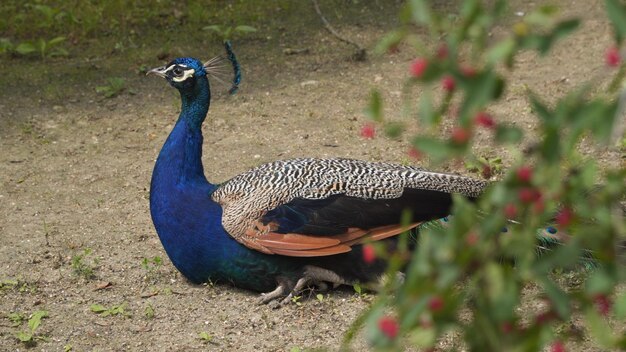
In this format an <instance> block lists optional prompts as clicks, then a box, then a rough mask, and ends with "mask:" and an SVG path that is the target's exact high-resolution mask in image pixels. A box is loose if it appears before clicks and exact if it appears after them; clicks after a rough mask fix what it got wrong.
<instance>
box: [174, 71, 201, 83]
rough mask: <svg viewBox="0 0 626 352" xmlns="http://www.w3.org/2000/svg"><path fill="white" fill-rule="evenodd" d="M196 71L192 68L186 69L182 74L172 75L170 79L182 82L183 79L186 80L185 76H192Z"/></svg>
mask: <svg viewBox="0 0 626 352" xmlns="http://www.w3.org/2000/svg"><path fill="white" fill-rule="evenodd" d="M194 73H196V70H194V69H193V68H190V69H187V70H185V71H184V73H183V75H182V76H180V77H172V81H174V82H182V81H184V80H186V79H187V78H189V77H191V76H193V74H194Z"/></svg>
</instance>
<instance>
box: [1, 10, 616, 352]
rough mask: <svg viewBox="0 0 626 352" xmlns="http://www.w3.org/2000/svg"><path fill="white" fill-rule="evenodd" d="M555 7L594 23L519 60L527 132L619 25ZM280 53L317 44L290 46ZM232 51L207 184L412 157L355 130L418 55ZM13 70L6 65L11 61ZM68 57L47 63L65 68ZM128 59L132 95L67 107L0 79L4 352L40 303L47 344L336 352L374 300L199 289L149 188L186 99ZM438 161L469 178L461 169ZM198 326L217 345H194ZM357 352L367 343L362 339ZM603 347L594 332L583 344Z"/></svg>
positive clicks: (374, 18) (510, 104)
mask: <svg viewBox="0 0 626 352" xmlns="http://www.w3.org/2000/svg"><path fill="white" fill-rule="evenodd" d="M560 3H561V8H562V9H563V11H564V13H565V14H566V15H577V16H581V17H583V18H584V19H585V25H584V27H583V28H582V29H581V30H580V31H578V33H577V34H576V35H575V36H573V37H571V38H569V39H567V40H566V41H565V42H563V43H562V44H561V45H560V46H559V47H558V48H557V49H556V51H555V53H554V54H553V55H552V56H551V57H550V59H549V60H545V59H539V58H537V57H536V56H535V55H533V54H524V55H522V56H521V58H520V60H519V61H518V63H517V65H516V66H517V67H518V68H519V69H518V70H517V71H516V72H515V73H513V74H512V78H513V79H512V81H511V85H510V86H509V87H508V89H507V94H506V97H505V98H504V99H503V100H502V102H501V103H500V104H498V105H497V106H496V107H494V109H493V113H494V114H495V115H496V116H497V118H499V119H501V120H507V121H510V122H512V123H515V124H517V125H518V126H520V127H523V128H524V129H527V130H530V131H532V130H533V126H534V118H533V116H532V115H531V111H530V108H529V106H528V103H527V100H526V98H525V96H524V88H525V87H529V88H531V89H533V90H535V91H538V92H540V93H542V94H546V95H547V96H548V97H553V98H557V97H559V96H561V95H562V94H563V93H564V92H566V91H568V90H569V89H571V88H573V87H575V86H576V85H577V84H579V83H580V82H582V81H584V80H586V79H588V78H589V77H592V76H597V77H599V78H600V79H602V78H603V77H606V76H608V72H605V68H604V62H603V53H604V50H605V48H606V47H608V45H609V43H610V28H609V26H608V24H607V23H606V22H605V21H604V20H603V19H602V18H604V17H603V16H602V11H603V10H602V4H603V3H602V2H601V1H574V0H571V1H560ZM535 6H536V5H535V4H532V3H530V4H526V3H525V2H520V4H518V5H513V6H511V8H510V12H511V18H512V20H514V19H515V15H514V13H515V12H519V11H522V12H525V13H528V11H529V10H531V9H532V8H534V7H535ZM389 13H391V12H389V11H387V12H385V11H381V12H367V13H364V14H363V19H362V23H361V24H360V25H359V23H356V24H349V25H343V26H339V27H338V28H339V29H340V30H341V31H342V33H344V34H345V35H347V36H350V37H351V38H353V39H354V40H356V41H358V42H360V43H362V44H363V45H365V46H366V47H368V48H372V47H373V46H374V45H375V43H376V40H377V39H378V38H379V37H380V36H381V35H382V34H383V33H384V32H385V30H387V29H389V28H391V26H392V25H393V20H392V19H393V18H394V17H393V16H391V15H390V14H389ZM307 16H308V17H307V18H309V19H312V21H313V20H314V19H315V17H314V15H311V14H309V15H307ZM312 16H313V17H312ZM506 29H507V27H502V28H501V29H500V30H501V31H504V30H506ZM494 35H496V36H497V35H498V32H495V33H494ZM258 38H261V39H258ZM236 45H237V44H236ZM268 47H269V48H268ZM285 48H295V49H298V48H308V49H309V52H308V53H304V54H299V55H290V56H287V55H284V54H283V53H282V49H285ZM236 50H237V52H238V54H239V56H240V58H241V61H242V65H243V68H244V74H245V77H244V83H243V85H242V87H241V90H240V92H239V93H238V94H237V95H235V96H233V97H226V96H225V95H224V94H221V95H220V96H218V97H217V99H215V100H214V101H213V104H212V106H211V110H210V112H209V118H208V120H207V122H206V123H205V125H204V128H203V131H204V134H205V154H204V165H205V167H206V174H207V176H208V178H209V180H213V181H216V182H220V181H224V180H226V179H228V178H230V177H232V176H233V175H235V174H237V173H239V172H241V171H243V170H245V169H247V168H249V167H252V166H255V165H258V164H260V163H262V162H267V161H271V160H275V159H280V158H290V157H300V156H317V157H326V156H338V157H351V158H361V159H366V160H386V161H396V162H406V161H408V160H409V158H408V156H407V154H406V151H407V145H406V144H405V143H403V142H401V141H390V140H387V139H384V138H376V139H374V140H367V141H366V140H362V139H361V138H360V137H359V136H358V131H359V128H360V126H361V125H362V124H363V123H364V121H365V117H364V115H363V109H364V107H365V106H366V102H367V98H368V95H369V91H370V88H371V87H378V88H380V89H381V91H382V92H383V93H384V94H383V95H384V98H385V110H386V112H387V114H388V116H395V117H400V113H399V111H400V109H399V106H400V89H401V84H402V81H403V79H404V78H405V77H406V74H407V67H408V65H409V62H410V60H411V59H412V58H413V56H412V55H413V54H412V53H411V52H410V51H409V50H402V51H401V52H400V53H398V54H393V55H386V56H379V57H370V58H369V60H368V61H367V62H363V63H355V62H352V61H350V60H348V59H347V58H348V57H349V56H350V53H351V49H350V48H349V47H346V46H344V45H343V44H339V43H337V42H336V41H335V40H334V39H333V38H332V37H330V36H329V35H328V34H327V33H326V32H325V31H324V30H323V29H322V28H321V27H318V28H317V29H315V30H313V31H309V32H298V31H296V32H295V33H289V35H285V36H280V35H278V37H275V38H267V40H263V38H262V36H261V37H257V39H256V40H246V41H243V42H242V43H241V44H240V45H238V46H237V47H236ZM191 54H192V55H197V56H200V55H202V57H201V58H208V57H210V56H212V55H216V54H221V48H220V47H219V46H217V44H215V45H214V46H212V47H207V48H201V50H200V49H197V50H196V51H195V52H193V53H191ZM18 64H21V63H20V62H19V61H17V60H8V61H5V62H3V63H2V66H3V70H5V69H11V66H12V65H18ZM26 64H28V65H32V69H33V71H34V73H31V74H36V69H37V66H38V65H41V63H39V62H30V63H26ZM67 64H68V63H67V61H53V62H50V63H48V64H47V65H48V66H49V67H51V69H52V70H54V69H55V67H60V66H62V65H67ZM78 64H79V65H81V64H84V63H83V62H79V63H78ZM150 64H151V66H152V65H153V66H157V65H159V64H161V62H160V61H158V60H157V59H154V60H153V62H151V63H150ZM128 66H129V67H127V68H125V70H126V71H122V72H123V73H124V74H125V75H126V76H125V77H126V78H127V79H128V81H129V86H130V88H132V91H134V93H135V94H128V93H124V94H122V95H120V96H118V97H116V98H113V99H103V98H101V97H100V96H98V95H97V94H96V93H95V92H94V89H93V87H94V86H96V85H99V84H101V83H102V81H103V79H102V80H100V81H98V82H94V81H88V82H85V83H84V84H83V85H76V86H75V87H73V88H72V89H71V92H72V93H71V95H69V96H67V97H66V99H63V100H61V101H50V100H49V99H43V98H41V96H42V94H44V95H45V93H46V92H42V91H41V90H38V89H29V90H28V92H27V94H23V93H24V90H20V89H19V88H15V90H14V89H13V88H14V87H16V85H19V84H18V83H19V82H3V83H2V84H0V86H2V87H3V88H2V90H3V91H2V97H1V98H0V150H1V151H2V152H1V153H0V346H1V347H0V350H23V349H24V346H23V345H22V344H20V343H19V342H18V341H17V340H16V339H15V337H14V334H15V332H16V331H17V330H19V329H24V328H25V324H22V325H21V326H20V327H13V326H12V324H11V321H10V320H9V319H6V318H5V317H6V316H7V315H8V314H9V313H14V312H19V313H23V314H24V315H28V314H30V313H32V312H33V311H35V310H40V309H44V310H47V311H48V312H49V317H48V318H46V319H44V321H43V323H42V325H41V327H40V328H39V330H38V333H39V334H40V335H46V336H48V340H47V341H45V342H43V341H42V342H39V343H38V344H37V346H36V347H35V350H55V351H57V350H63V349H64V348H66V347H67V346H71V348H73V350H75V351H83V350H132V351H141V350H145V351H152V350H173V351H189V350H239V351H255V350H256V351H274V350H281V351H284V350H291V349H292V348H314V347H321V348H329V349H333V348H336V347H337V346H338V344H339V342H340V341H341V339H342V336H343V333H344V332H345V330H346V329H347V327H348V326H349V325H350V323H351V322H352V320H353V319H354V318H355V317H356V316H357V315H358V314H359V312H361V311H362V310H363V309H364V308H366V307H367V306H368V304H369V302H370V301H371V297H370V296H364V297H363V296H358V295H356V294H355V293H354V292H353V291H352V289H346V290H339V291H333V292H331V293H330V294H328V295H326V296H325V298H324V299H323V300H322V301H318V300H317V299H316V298H315V297H311V298H309V299H303V301H302V303H301V304H300V305H296V304H293V305H290V306H287V307H284V308H282V309H280V310H271V309H270V308H268V307H266V306H259V305H257V304H256V302H255V300H256V298H257V294H256V293H253V292H247V291H242V290H238V289H236V288H233V287H230V286H227V285H219V284H218V285H201V286H195V285H191V284H190V283H188V282H187V281H186V280H185V279H184V278H183V277H181V276H180V275H179V274H178V273H177V272H176V271H175V269H174V268H173V266H172V265H171V263H170V262H169V261H168V260H167V257H166V255H165V252H164V251H163V248H162V247H161V244H160V242H159V240H158V238H157V236H156V234H155V232H154V228H153V227H152V223H151V220H150V216H149V211H148V196H149V195H148V187H149V182H150V174H151V171H152V167H153V164H154V161H155V158H156V156H157V154H158V152H159V149H160V147H161V145H162V143H163V142H164V140H165V138H166V136H167V134H168V133H169V131H170V129H171V128H172V126H173V123H174V121H175V119H176V117H177V114H178V111H179V110H178V109H179V107H178V97H177V95H176V92H174V90H173V89H171V88H170V87H169V86H167V85H166V84H165V82H163V81H162V80H159V79H157V78H143V77H140V76H139V75H137V74H136V72H135V71H136V69H137V67H135V66H133V65H128ZM102 74H103V75H106V74H107V73H104V72H103V73H102ZM25 77H26V78H25V79H27V78H28V76H25ZM0 79H1V78H0ZM51 79H63V77H53V78H51ZM226 89H227V87H225V86H219V85H218V86H216V88H215V90H216V91H218V90H222V91H225V90H226ZM448 127H449V126H448ZM479 138H485V137H480V136H479ZM485 140H486V139H485ZM481 144H482V146H481V148H480V149H479V153H480V154H482V155H485V156H491V157H493V156H497V155H500V156H503V157H504V159H505V162H506V161H507V160H509V157H510V154H508V151H506V150H500V149H494V148H492V147H491V146H490V145H489V144H487V143H486V142H485V143H481ZM597 155H599V158H600V159H601V160H602V162H605V163H607V164H615V163H619V162H623V160H621V159H620V156H619V155H617V154H615V153H611V152H602V153H600V154H597ZM441 168H443V169H445V170H452V171H456V172H461V173H467V171H466V170H465V169H464V168H463V167H462V165H453V164H451V165H444V166H442V167H441ZM86 249H90V250H91V253H90V254H88V255H86V256H85V257H84V258H83V259H82V263H84V264H85V265H86V266H87V267H92V268H93V273H94V277H93V278H91V279H86V278H85V277H84V275H83V276H81V275H77V274H76V273H75V268H76V267H77V265H76V263H75V264H74V265H73V264H72V258H73V257H74V258H76V256H77V255H80V254H81V253H84V251H85V250H86ZM154 257H160V258H162V259H163V263H162V265H153V264H152V265H149V267H150V268H151V269H146V268H144V267H142V261H143V260H144V258H148V259H152V258H154ZM105 286H106V287H105ZM103 287H104V288H103ZM96 303H97V304H102V305H104V306H106V307H107V308H108V307H111V306H113V305H118V304H125V312H126V313H127V315H126V316H108V317H102V316H99V315H97V314H95V313H94V312H92V311H91V310H90V305H92V304H96ZM200 332H206V333H208V334H209V335H210V336H211V337H212V339H211V341H210V342H208V343H207V342H205V341H203V340H201V339H199V338H198V334H199V333H200ZM355 347H356V348H358V349H361V348H362V347H366V343H365V342H364V341H363V340H362V339H360V340H359V341H357V343H356V345H355ZM68 348H69V347H68ZM593 349H594V348H593V342H589V343H588V344H586V345H584V346H572V350H581V351H582V350H593Z"/></svg>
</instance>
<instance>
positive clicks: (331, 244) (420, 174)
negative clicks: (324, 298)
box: [212, 159, 487, 256]
mask: <svg viewBox="0 0 626 352" xmlns="http://www.w3.org/2000/svg"><path fill="white" fill-rule="evenodd" d="M486 186H487V183H485V182H484V181H479V180H474V179H471V178H467V177H462V176H457V175H449V174H441V173H432V172H428V171H425V170H422V169H419V168H415V167H410V166H403V165H395V164H387V163H368V162H363V161H358V160H351V159H292V160H285V161H278V162H274V163H269V164H265V165H261V166H259V167H257V168H255V169H252V170H250V171H248V172H246V173H244V174H241V175H239V176H237V177H235V178H233V179H231V180H230V181H228V182H226V183H224V184H223V185H221V186H220V187H219V188H218V189H217V190H215V191H214V192H213V194H212V198H213V200H214V201H216V202H217V203H219V204H220V205H221V206H222V210H223V213H222V225H223V226H224V228H225V230H226V231H227V232H228V233H229V234H230V235H231V236H232V237H233V238H235V239H236V240H237V241H239V242H240V243H242V244H244V245H245V246H247V247H249V248H251V249H255V250H258V251H260V252H263V253H267V254H279V255H285V256H325V255H333V254H339V253H345V252H348V251H350V250H351V248H350V247H351V246H354V245H356V244H361V243H364V242H366V241H376V240H382V239H385V238H388V237H391V236H396V235H398V234H401V233H403V232H406V231H408V230H410V229H412V228H414V227H416V226H417V225H418V224H419V223H420V222H422V221H427V220H432V219H435V218H439V217H443V216H445V215H447V214H448V213H449V211H450V207H451V204H452V196H451V194H452V193H461V194H464V195H466V196H468V197H475V196H477V195H479V194H480V193H481V192H482V190H483V189H484V188H485V187H486ZM407 211H408V212H409V214H410V217H411V219H412V220H411V222H410V224H408V225H405V224H402V223H401V219H402V218H403V213H404V212H407Z"/></svg>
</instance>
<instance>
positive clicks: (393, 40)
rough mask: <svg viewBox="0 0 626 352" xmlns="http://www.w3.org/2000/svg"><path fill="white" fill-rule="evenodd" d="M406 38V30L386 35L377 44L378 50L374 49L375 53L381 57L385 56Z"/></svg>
mask: <svg viewBox="0 0 626 352" xmlns="http://www.w3.org/2000/svg"><path fill="white" fill-rule="evenodd" d="M404 37H406V31H404V30H395V31H391V32H389V33H387V34H385V36H383V38H382V39H381V40H379V41H378V44H376V48H375V49H374V52H375V53H377V54H379V55H380V54H384V53H386V52H387V51H388V50H389V49H390V48H392V47H394V46H396V45H398V44H400V42H401V41H402V40H403V39H404Z"/></svg>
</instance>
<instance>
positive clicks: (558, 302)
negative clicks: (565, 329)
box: [540, 276, 571, 319]
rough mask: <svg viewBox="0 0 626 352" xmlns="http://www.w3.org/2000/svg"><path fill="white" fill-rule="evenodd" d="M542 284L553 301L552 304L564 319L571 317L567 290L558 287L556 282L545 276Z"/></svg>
mask: <svg viewBox="0 0 626 352" xmlns="http://www.w3.org/2000/svg"><path fill="white" fill-rule="evenodd" d="M540 282H541V286H543V289H544V291H545V293H546V295H548V297H549V298H550V300H551V301H552V306H553V307H554V308H555V309H556V312H557V313H559V316H561V317H562V318H563V319H567V318H569V315H570V310H571V308H570V299H569V296H568V295H567V293H566V292H565V291H563V290H562V289H561V288H560V287H558V286H557V285H556V284H554V282H552V281H550V280H549V279H548V278H547V277H545V276H543V277H541V279H540Z"/></svg>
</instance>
